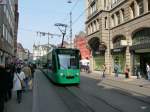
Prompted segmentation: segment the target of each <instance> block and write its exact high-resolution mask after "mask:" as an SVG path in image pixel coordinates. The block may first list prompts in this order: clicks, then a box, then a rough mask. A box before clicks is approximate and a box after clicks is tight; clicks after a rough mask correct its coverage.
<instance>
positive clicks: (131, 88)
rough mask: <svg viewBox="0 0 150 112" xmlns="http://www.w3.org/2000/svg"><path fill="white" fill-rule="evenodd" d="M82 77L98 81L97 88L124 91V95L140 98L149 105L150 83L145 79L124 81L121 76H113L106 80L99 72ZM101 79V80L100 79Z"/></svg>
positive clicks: (131, 78)
mask: <svg viewBox="0 0 150 112" xmlns="http://www.w3.org/2000/svg"><path fill="white" fill-rule="evenodd" d="M82 75H84V76H87V77H90V78H93V79H96V80H100V82H99V83H98V84H97V85H98V86H104V87H108V88H115V89H119V90H122V91H124V93H130V94H132V95H134V96H142V97H143V98H142V99H140V100H143V101H144V102H147V103H150V81H148V80H145V79H136V77H134V76H132V77H130V78H129V79H125V77H124V76H123V75H119V77H117V78H116V77H114V76H113V75H106V78H102V75H101V73H100V72H97V71H96V72H95V71H94V72H92V73H89V74H87V73H84V72H82ZM100 78H101V79H100Z"/></svg>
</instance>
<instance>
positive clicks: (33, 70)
mask: <svg viewBox="0 0 150 112" xmlns="http://www.w3.org/2000/svg"><path fill="white" fill-rule="evenodd" d="M29 67H30V70H31V76H32V78H34V72H35V68H34V66H33V64H30V65H29ZM49 67H50V63H49V64H48V68H49Z"/></svg>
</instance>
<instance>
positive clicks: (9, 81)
mask: <svg viewBox="0 0 150 112" xmlns="http://www.w3.org/2000/svg"><path fill="white" fill-rule="evenodd" d="M5 74H6V77H7V82H6V83H7V90H6V94H5V100H6V101H8V100H10V99H11V98H12V89H13V73H12V71H11V66H10V65H9V64H7V65H6V66H5Z"/></svg>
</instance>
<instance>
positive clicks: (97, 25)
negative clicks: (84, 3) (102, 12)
mask: <svg viewBox="0 0 150 112" xmlns="http://www.w3.org/2000/svg"><path fill="white" fill-rule="evenodd" d="M96 23H97V24H96V27H97V28H96V29H97V30H99V19H97V20H96Z"/></svg>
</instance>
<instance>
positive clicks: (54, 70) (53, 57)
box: [52, 54, 57, 72]
mask: <svg viewBox="0 0 150 112" xmlns="http://www.w3.org/2000/svg"><path fill="white" fill-rule="evenodd" d="M56 68H57V67H56V58H55V55H54V54H53V55H52V70H53V72H56V71H57V69H56Z"/></svg>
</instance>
